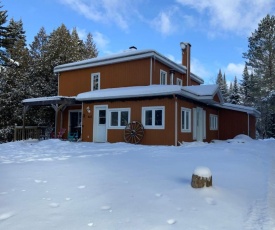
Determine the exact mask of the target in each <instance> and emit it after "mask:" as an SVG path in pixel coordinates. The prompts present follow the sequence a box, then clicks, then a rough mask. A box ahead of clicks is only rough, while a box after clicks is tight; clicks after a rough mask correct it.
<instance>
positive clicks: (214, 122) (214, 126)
mask: <svg viewBox="0 0 275 230" xmlns="http://www.w3.org/2000/svg"><path fill="white" fill-rule="evenodd" d="M218 124H219V123H218V115H215V114H210V116H209V126H210V130H218V127H219V126H218Z"/></svg>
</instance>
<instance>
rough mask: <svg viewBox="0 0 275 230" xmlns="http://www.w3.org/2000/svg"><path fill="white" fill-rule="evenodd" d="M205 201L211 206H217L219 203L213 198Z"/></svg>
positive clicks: (207, 198)
mask: <svg viewBox="0 0 275 230" xmlns="http://www.w3.org/2000/svg"><path fill="white" fill-rule="evenodd" d="M205 201H206V203H207V204H209V205H216V204H217V202H216V201H215V200H214V199H213V198H211V197H206V198H205Z"/></svg>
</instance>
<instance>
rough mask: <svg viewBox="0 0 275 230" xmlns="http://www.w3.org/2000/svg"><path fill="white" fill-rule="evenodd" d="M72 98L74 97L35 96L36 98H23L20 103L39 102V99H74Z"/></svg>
mask: <svg viewBox="0 0 275 230" xmlns="http://www.w3.org/2000/svg"><path fill="white" fill-rule="evenodd" d="M74 98H75V97H65V96H52V97H36V98H28V99H24V100H23V101H22V103H30V102H39V101H59V100H62V99H74Z"/></svg>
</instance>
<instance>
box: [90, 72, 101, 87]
mask: <svg viewBox="0 0 275 230" xmlns="http://www.w3.org/2000/svg"><path fill="white" fill-rule="evenodd" d="M94 76H98V89H97V90H100V73H99V72H98V73H92V74H91V86H92V87H91V91H94Z"/></svg>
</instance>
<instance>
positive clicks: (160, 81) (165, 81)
mask: <svg viewBox="0 0 275 230" xmlns="http://www.w3.org/2000/svg"><path fill="white" fill-rule="evenodd" d="M163 73H164V76H165V79H164V84H162V78H161V77H162V74H163ZM159 84H160V85H167V72H166V71H164V70H162V69H161V70H160V76H159Z"/></svg>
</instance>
